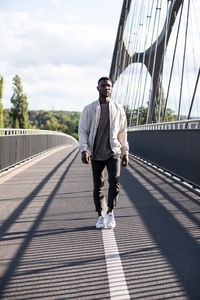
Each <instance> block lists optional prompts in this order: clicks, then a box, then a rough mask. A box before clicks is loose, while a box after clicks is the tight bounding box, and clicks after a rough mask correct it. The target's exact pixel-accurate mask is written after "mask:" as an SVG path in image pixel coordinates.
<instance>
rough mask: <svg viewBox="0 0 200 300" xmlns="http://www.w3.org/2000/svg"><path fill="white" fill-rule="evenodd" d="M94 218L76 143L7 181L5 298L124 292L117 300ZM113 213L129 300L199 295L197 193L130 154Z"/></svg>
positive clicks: (0, 234)
mask: <svg viewBox="0 0 200 300" xmlns="http://www.w3.org/2000/svg"><path fill="white" fill-rule="evenodd" d="M11 173H12V172H11ZM11 173H10V174H11ZM107 189H108V183H107V182H106V186H105V194H107ZM96 219H97V215H96V212H95V211H94V204H93V198H92V173H91V167H90V165H83V164H82V163H81V160H80V153H79V150H78V148H73V147H66V148H63V147H62V148H61V149H60V150H58V151H57V152H54V153H52V154H51V155H49V156H48V157H44V158H43V159H40V160H39V161H38V162H36V163H35V164H33V165H31V166H30V167H28V168H26V169H23V170H22V171H21V172H18V174H16V175H14V176H11V178H9V179H7V180H5V181H3V182H1V183H0V276H1V278H0V299H8V300H9V299H10V300H18V299H20V300H21V299H27V300H31V299H50V300H51V299H70V300H72V299H86V300H89V299H111V298H112V299H113V300H115V299H118V300H121V299H125V298H123V297H122V294H121V296H120V294H119V295H117V294H116V296H113V297H111V294H110V286H109V278H108V273H111V272H108V269H107V268H108V265H107V264H106V259H105V245H104V240H103V237H102V231H103V230H97V229H96V228H95V224H96ZM115 219H116V222H117V226H116V228H115V229H114V230H113V232H114V236H115V240H116V243H117V247H118V251H119V256H120V259H121V264H122V268H123V272H124V276H125V280H126V284H127V288H128V292H129V298H128V297H127V299H149V300H152V299H184V300H189V299H191V300H193V299H194V300H197V299H198V300H199V299H200V199H199V196H198V195H196V194H194V193H193V192H192V191H190V190H188V189H186V188H185V187H183V186H181V185H179V184H178V183H177V182H175V181H173V180H172V179H170V178H168V177H165V175H164V174H161V173H159V172H157V171H156V170H155V169H153V168H151V167H150V166H148V165H146V164H144V163H142V162H140V161H137V160H136V159H134V158H131V159H130V164H129V166H128V167H127V168H123V169H122V172H121V191H120V198H119V201H118V204H117V208H116V209H115ZM105 230H109V229H104V231H105ZM110 247H111V248H112V239H111V240H110ZM120 274H121V273H120ZM120 274H119V276H117V270H116V275H115V276H116V286H117V285H118V286H119V285H120Z"/></svg>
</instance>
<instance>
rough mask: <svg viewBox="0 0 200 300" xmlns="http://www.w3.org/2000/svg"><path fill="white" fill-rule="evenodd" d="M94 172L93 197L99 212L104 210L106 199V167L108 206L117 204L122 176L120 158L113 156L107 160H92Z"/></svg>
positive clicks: (112, 206) (111, 207)
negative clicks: (106, 174)
mask: <svg viewBox="0 0 200 300" xmlns="http://www.w3.org/2000/svg"><path fill="white" fill-rule="evenodd" d="M91 164H92V173H93V183H94V189H93V197H94V204H95V208H96V211H97V212H101V211H102V202H103V200H104V169H105V167H106V168H107V172H108V182H109V189H108V208H110V209H113V208H114V207H115V206H116V204H117V198H118V195H119V177H120V158H118V159H115V158H113V157H111V158H109V159H107V160H103V161H100V160H91Z"/></svg>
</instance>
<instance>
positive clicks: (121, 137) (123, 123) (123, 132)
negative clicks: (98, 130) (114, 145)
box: [118, 107, 129, 155]
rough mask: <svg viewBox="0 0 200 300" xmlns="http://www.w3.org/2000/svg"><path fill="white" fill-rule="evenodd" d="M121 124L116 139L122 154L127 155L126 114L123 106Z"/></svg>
mask: <svg viewBox="0 0 200 300" xmlns="http://www.w3.org/2000/svg"><path fill="white" fill-rule="evenodd" d="M120 113H121V117H120V119H121V126H120V130H119V133H118V140H119V142H120V144H121V153H122V155H128V153H129V144H128V141H127V120H126V114H125V111H124V109H123V107H121V111H120Z"/></svg>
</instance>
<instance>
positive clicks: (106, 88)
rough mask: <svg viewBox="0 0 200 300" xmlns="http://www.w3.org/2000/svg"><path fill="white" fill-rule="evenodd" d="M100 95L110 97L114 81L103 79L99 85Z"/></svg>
mask: <svg viewBox="0 0 200 300" xmlns="http://www.w3.org/2000/svg"><path fill="white" fill-rule="evenodd" d="M97 89H98V91H99V95H100V96H102V97H110V96H111V93H112V83H111V82H110V81H109V80H107V79H102V80H101V81H100V82H99V84H98V87H97Z"/></svg>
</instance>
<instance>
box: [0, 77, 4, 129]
mask: <svg viewBox="0 0 200 300" xmlns="http://www.w3.org/2000/svg"><path fill="white" fill-rule="evenodd" d="M2 98H3V77H2V76H0V128H3V127H4V118H3V117H4V115H3V103H2Z"/></svg>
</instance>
